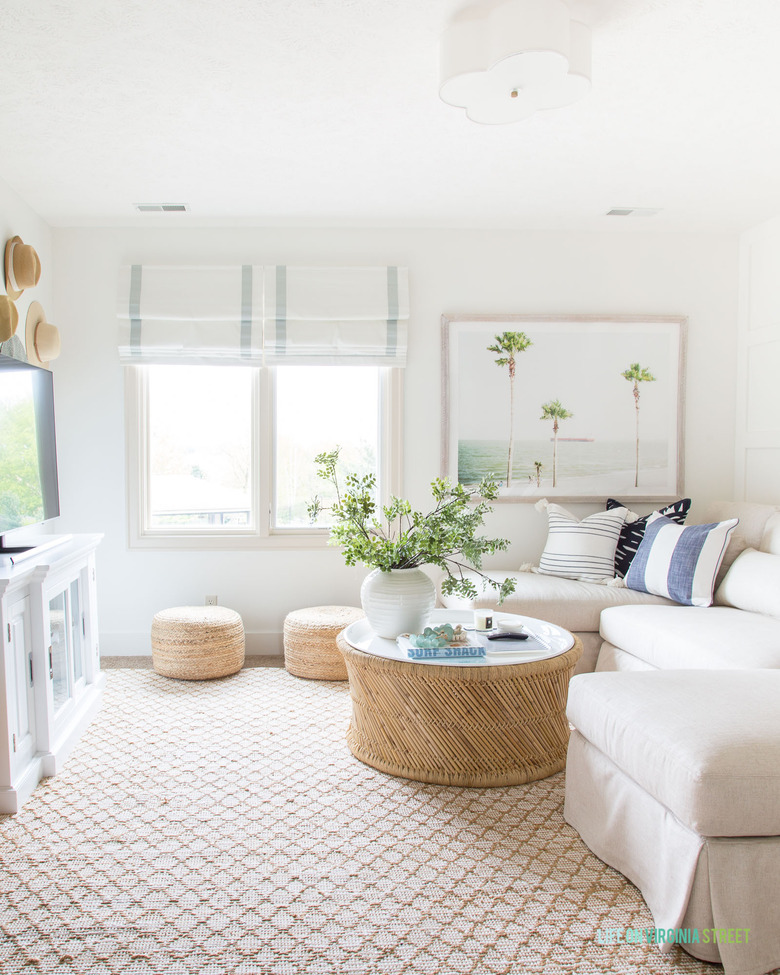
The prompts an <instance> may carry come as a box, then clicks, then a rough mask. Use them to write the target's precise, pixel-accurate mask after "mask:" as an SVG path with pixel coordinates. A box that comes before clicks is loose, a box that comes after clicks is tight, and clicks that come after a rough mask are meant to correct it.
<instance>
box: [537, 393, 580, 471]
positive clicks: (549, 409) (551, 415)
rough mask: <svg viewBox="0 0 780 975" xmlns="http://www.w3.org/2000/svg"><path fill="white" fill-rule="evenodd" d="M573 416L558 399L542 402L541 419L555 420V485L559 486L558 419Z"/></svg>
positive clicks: (566, 418)
mask: <svg viewBox="0 0 780 975" xmlns="http://www.w3.org/2000/svg"><path fill="white" fill-rule="evenodd" d="M573 416H574V414H573V413H569V411H568V410H567V409H566V408H565V407H564V406H562V405H561V401H560V400H558V399H553V400H550V402H549V403H543V404H542V415H541V416H540V417H539V419H540V420H552V421H553V482H552V486H553V487H557V486H558V421H559V420H569V419H571V417H573Z"/></svg>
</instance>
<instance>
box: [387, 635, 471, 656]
mask: <svg viewBox="0 0 780 975" xmlns="http://www.w3.org/2000/svg"><path fill="white" fill-rule="evenodd" d="M396 642H397V644H398V646H399V647H400V648H401V649H402V650H403V651H404V653H405V654H406V656H407V657H408V658H409V659H410V660H452V661H453V662H457V661H459V660H474V659H475V658H477V657H484V656H485V648H484V646H483V645H482V644H481V643H480V641H479V639H478V638H477V637H476V636H475V635H474V634H473V633H464V634H463V635H462V636H461V638H460V639H459V640H456V641H453V642H451V643H448V644H447V645H446V646H443V647H418V646H417V645H416V643H415V639H414V637H413V636H412V635H410V634H408V633H402V634H401V636H399V637H398V638H397V640H396Z"/></svg>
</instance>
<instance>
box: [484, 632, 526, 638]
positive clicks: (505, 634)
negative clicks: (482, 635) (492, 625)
mask: <svg viewBox="0 0 780 975" xmlns="http://www.w3.org/2000/svg"><path fill="white" fill-rule="evenodd" d="M527 639H528V634H527V633H514V632H513V631H512V630H503V631H502V632H501V633H491V634H490V635H489V636H488V640H527Z"/></svg>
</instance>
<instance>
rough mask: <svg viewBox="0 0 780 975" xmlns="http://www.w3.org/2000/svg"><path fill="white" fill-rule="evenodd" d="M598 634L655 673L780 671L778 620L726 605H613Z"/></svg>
mask: <svg viewBox="0 0 780 975" xmlns="http://www.w3.org/2000/svg"><path fill="white" fill-rule="evenodd" d="M600 630H601V635H602V636H603V637H604V639H605V640H606V641H607V642H608V643H612V644H614V646H616V647H620V649H621V650H625V651H626V653H630V654H631V655H632V656H634V657H638V658H639V659H640V660H644V661H645V662H646V663H649V664H650V665H651V666H653V667H657V668H658V669H659V670H685V669H699V668H701V669H718V670H742V669H745V670H750V669H755V668H757V667H769V668H780V620H777V619H775V618H774V617H772V616H761V615H759V614H758V613H746V612H744V610H741V609H731V608H729V607H727V606H712V607H710V608H709V609H699V608H698V607H696V606H670V605H668V604H667V605H666V606H616V607H614V608H612V609H606V610H604V612H603V613H602V614H601V627H600Z"/></svg>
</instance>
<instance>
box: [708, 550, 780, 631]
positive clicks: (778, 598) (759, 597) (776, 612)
mask: <svg viewBox="0 0 780 975" xmlns="http://www.w3.org/2000/svg"><path fill="white" fill-rule="evenodd" d="M715 602H716V603H717V604H718V605H720V606H734V607H735V608H736V609H744V610H746V611H747V612H749V613H765V614H766V615H767V616H776V617H780V555H770V554H769V553H768V552H757V551H756V550H755V549H753V548H747V549H745V551H744V552H742V553H741V555H740V556H739V557H738V558H737V559H735V561H734V563H733V564H732V566H731V568H730V569H729V571H728V572H727V573H726V578H725V579H724V580H723V582H722V583H721V584H720V586H719V587H718V591H717V592H716V593H715Z"/></svg>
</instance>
